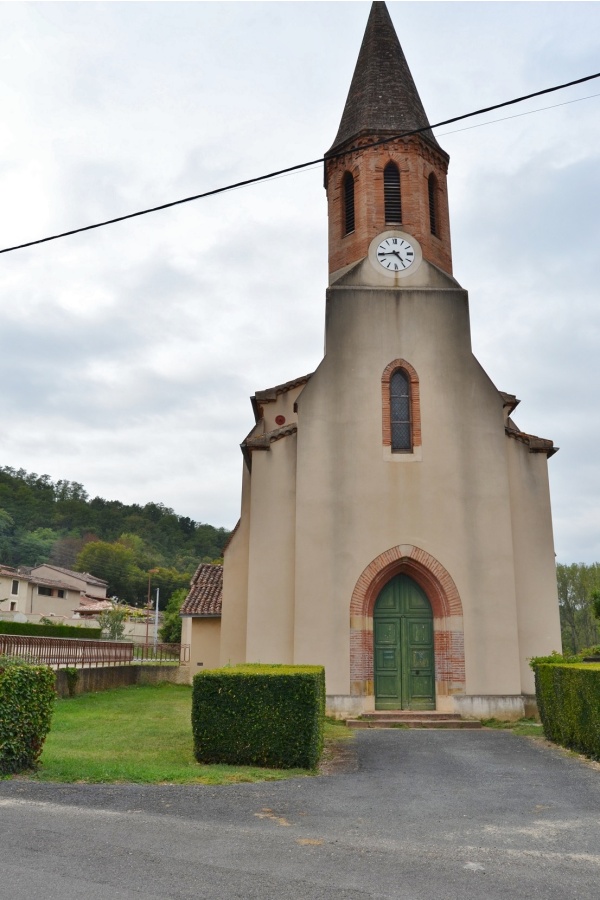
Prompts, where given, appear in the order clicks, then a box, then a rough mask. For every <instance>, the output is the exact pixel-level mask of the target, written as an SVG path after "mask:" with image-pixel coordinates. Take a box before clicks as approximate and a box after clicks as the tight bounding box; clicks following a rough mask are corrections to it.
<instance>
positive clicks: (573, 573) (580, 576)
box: [556, 563, 600, 653]
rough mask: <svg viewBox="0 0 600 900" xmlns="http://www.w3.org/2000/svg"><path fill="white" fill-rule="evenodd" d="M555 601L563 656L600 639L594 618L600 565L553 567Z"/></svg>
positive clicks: (599, 581) (583, 564) (582, 564)
mask: <svg viewBox="0 0 600 900" xmlns="http://www.w3.org/2000/svg"><path fill="white" fill-rule="evenodd" d="M556 577H557V583H558V602H559V606H560V621H561V630H562V639H563V649H564V651H565V652H566V653H578V652H579V650H582V649H583V648H584V647H591V646H593V645H594V644H597V643H598V641H599V640H600V633H599V628H598V625H599V623H598V620H597V619H596V618H595V616H594V595H595V594H596V592H598V591H600V563H591V564H590V565H586V564H585V563H572V564H571V565H569V566H567V565H563V564H561V563H559V564H558V565H557V567H556Z"/></svg>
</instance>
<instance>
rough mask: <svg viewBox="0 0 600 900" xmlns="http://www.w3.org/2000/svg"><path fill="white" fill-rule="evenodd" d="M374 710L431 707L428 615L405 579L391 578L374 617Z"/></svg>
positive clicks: (428, 610)
mask: <svg viewBox="0 0 600 900" xmlns="http://www.w3.org/2000/svg"><path fill="white" fill-rule="evenodd" d="M373 630H374V662H375V709H435V675H434V657H433V615H432V612H431V606H430V603H429V600H428V599H427V597H426V596H425V594H424V593H423V591H422V590H421V588H420V587H419V586H418V584H417V583H416V582H415V581H413V580H412V578H409V577H408V575H396V577H395V578H392V580H391V581H389V582H388V583H387V584H386V586H385V587H384V588H383V590H382V591H381V593H380V594H379V596H378V598H377V601H376V603H375V612H374V614H373Z"/></svg>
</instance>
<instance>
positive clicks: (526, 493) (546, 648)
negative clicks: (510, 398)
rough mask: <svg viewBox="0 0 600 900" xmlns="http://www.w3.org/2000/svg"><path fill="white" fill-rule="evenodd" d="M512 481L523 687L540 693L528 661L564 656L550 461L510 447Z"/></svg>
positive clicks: (523, 448)
mask: <svg viewBox="0 0 600 900" xmlns="http://www.w3.org/2000/svg"><path fill="white" fill-rule="evenodd" d="M507 451H508V467H509V475H510V480H511V501H512V522H513V543H514V548H515V584H516V593H517V604H518V606H517V609H518V622H519V647H520V657H521V659H520V663H521V681H522V685H523V691H524V693H529V694H533V693H534V690H535V686H534V679H533V672H532V671H531V669H530V667H529V664H528V663H527V660H528V659H529V658H531V657H532V656H545V655H547V654H549V653H551V652H552V651H553V650H556V651H557V652H559V653H560V652H561V648H562V641H561V633H560V615H559V607H558V591H557V584H556V562H555V557H554V541H553V536H552V518H551V511H550V490H549V486H548V467H547V464H546V457H545V455H544V454H541V453H529V451H528V448H527V447H526V446H524V445H523V444H521V443H519V442H518V441H516V440H509V441H508V443H507Z"/></svg>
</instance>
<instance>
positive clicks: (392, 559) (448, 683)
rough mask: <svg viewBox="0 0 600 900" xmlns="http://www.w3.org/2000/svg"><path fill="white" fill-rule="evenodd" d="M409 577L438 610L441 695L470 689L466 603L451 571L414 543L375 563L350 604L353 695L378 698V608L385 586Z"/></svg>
mask: <svg viewBox="0 0 600 900" xmlns="http://www.w3.org/2000/svg"><path fill="white" fill-rule="evenodd" d="M396 575H408V576H409V577H410V578H412V579H413V580H414V581H415V582H416V583H417V584H418V585H419V587H420V588H421V589H422V590H423V591H424V592H425V594H426V595H427V598H428V599H429V602H430V603H431V609H432V612H433V645H434V656H435V687H436V696H437V697H441V696H448V695H450V694H463V693H464V691H465V651H464V634H463V612H462V603H461V599H460V596H459V593H458V590H457V588H456V585H455V584H454V581H453V580H452V578H451V576H450V575H449V573H448V572H447V571H446V569H445V568H444V567H443V566H442V564H441V563H440V562H438V560H436V559H435V558H434V557H433V556H431V554H429V553H427V552H426V551H425V550H421V549H420V548H418V547H414V546H413V545H411V544H402V545H399V546H397V547H391V548H390V549H389V550H386V551H385V553H381V554H380V555H379V556H378V557H376V559H374V560H373V561H372V562H370V563H369V565H368V566H367V567H366V569H364V571H363V572H362V574H361V575H360V578H359V579H358V581H357V582H356V586H355V588H354V591H353V592H352V599H351V601H350V693H351V694H352V695H353V696H361V697H365V696H372V695H373V693H374V673H373V610H374V608H375V602H376V600H377V597H378V596H379V594H380V592H381V590H382V588H383V587H384V586H385V585H386V584H387V582H388V581H390V579H391V578H393V577H394V576H396Z"/></svg>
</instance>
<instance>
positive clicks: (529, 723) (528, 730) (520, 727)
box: [481, 719, 544, 738]
mask: <svg viewBox="0 0 600 900" xmlns="http://www.w3.org/2000/svg"><path fill="white" fill-rule="evenodd" d="M481 724H482V725H483V726H484V727H485V728H501V729H504V730H505V731H512V733H513V734H520V735H523V736H524V737H537V738H543V737H544V729H543V728H542V724H541V722H536V720H535V719H518V720H517V721H516V722H501V721H500V720H499V719H482V720H481Z"/></svg>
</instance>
